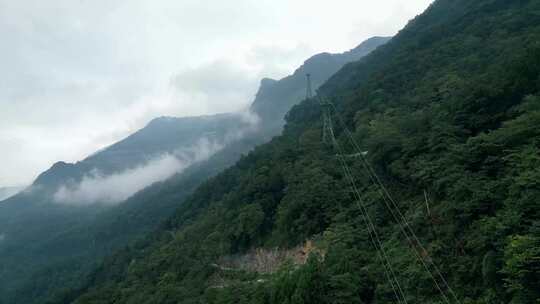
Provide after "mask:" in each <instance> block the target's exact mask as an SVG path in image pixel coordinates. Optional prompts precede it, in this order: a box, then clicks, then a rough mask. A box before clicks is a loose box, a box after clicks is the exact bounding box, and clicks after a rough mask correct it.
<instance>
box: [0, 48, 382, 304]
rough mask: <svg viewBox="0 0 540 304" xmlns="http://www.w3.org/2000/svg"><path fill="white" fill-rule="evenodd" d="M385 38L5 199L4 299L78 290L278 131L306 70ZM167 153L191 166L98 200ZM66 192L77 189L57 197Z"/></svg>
mask: <svg viewBox="0 0 540 304" xmlns="http://www.w3.org/2000/svg"><path fill="white" fill-rule="evenodd" d="M386 41H388V38H374V39H370V40H368V41H367V42H365V43H362V44H361V45H360V46H359V47H357V48H355V49H353V50H351V51H349V52H346V53H344V54H327V53H324V54H319V55H316V56H314V57H312V58H310V59H308V60H307V61H306V62H305V63H304V65H303V66H302V67H300V68H299V69H297V70H296V71H295V73H294V74H293V75H291V76H288V77H286V78H284V79H281V80H278V81H274V80H267V79H265V80H263V81H261V87H260V89H259V92H258V94H257V96H256V98H255V101H254V102H253V106H252V107H251V109H250V112H251V113H243V114H242V113H238V114H237V113H229V114H218V115H210V116H200V117H184V118H173V117H161V118H156V119H154V120H153V121H151V122H150V123H149V124H148V125H147V126H145V127H144V128H143V129H141V130H139V131H137V132H135V133H134V134H132V135H130V136H128V137H127V138H125V139H123V140H121V141H119V142H118V143H115V144H113V145H111V146H109V147H107V148H105V149H103V150H101V151H98V152H96V153H94V154H93V155H91V156H89V157H87V158H86V159H84V160H82V161H80V162H77V163H74V164H69V163H65V162H58V163H56V164H54V165H53V166H52V167H51V168H50V169H49V170H47V171H45V172H43V173H42V174H40V175H39V176H38V178H37V179H36V180H35V182H34V183H33V185H32V186H31V187H30V188H29V189H28V190H27V191H25V192H24V193H21V194H19V195H16V196H14V197H12V198H10V199H8V200H6V201H4V202H0V234H2V236H3V237H2V242H1V243H0V260H2V261H3V262H4V263H2V265H0V303H7V304H11V303H42V302H43V300H44V298H45V297H47V296H50V294H51V292H52V291H58V287H59V286H63V287H66V288H67V287H77V286H78V284H80V283H81V282H82V281H83V280H81V277H82V275H83V274H85V273H86V272H87V271H89V269H91V268H92V267H93V265H94V263H96V262H98V261H99V260H100V258H101V257H103V256H105V255H107V254H109V253H111V252H113V251H115V250H117V249H118V248H122V247H123V246H125V245H126V244H128V243H129V242H131V241H133V240H134V239H137V238H139V237H141V236H143V235H145V234H147V233H149V232H150V231H152V230H154V229H156V228H157V227H158V225H159V224H160V223H161V222H162V221H163V220H164V219H165V218H167V217H169V216H170V215H171V214H173V213H174V211H175V210H176V209H177V208H178V206H179V205H180V204H181V203H182V202H183V200H184V199H185V197H187V195H189V194H191V193H192V191H193V190H194V189H195V188H196V187H197V186H199V185H200V184H201V183H203V182H204V181H205V180H206V179H207V178H209V177H211V176H213V175H215V174H217V173H219V172H220V171H222V170H223V169H225V168H227V167H228V166H230V165H232V164H234V162H236V161H237V160H238V159H239V158H240V157H241V155H242V154H245V153H247V152H249V151H250V150H251V149H252V148H253V147H255V146H256V145H259V144H262V143H263V142H265V141H267V140H269V139H270V138H272V137H273V136H275V135H278V134H279V133H280V132H281V129H282V126H283V123H284V120H283V117H284V116H285V114H286V113H287V111H288V110H289V109H290V108H291V107H292V106H293V105H295V104H298V103H299V102H300V101H301V100H302V99H303V97H304V95H303V94H305V86H306V79H305V73H308V72H309V73H311V74H312V77H313V87H314V88H317V87H318V86H319V85H320V84H321V83H322V82H323V81H324V80H325V79H327V78H329V77H330V76H331V74H332V73H334V72H336V71H337V70H339V68H341V67H342V66H343V65H344V64H346V63H347V62H350V61H353V60H357V59H360V58H361V57H362V56H363V55H365V54H367V53H369V51H371V50H373V49H375V48H376V47H377V46H378V45H381V44H383V43H385V42H386ZM163 155H170V156H173V157H175V158H178V159H179V160H181V161H182V162H186V164H187V165H186V166H185V167H182V169H183V171H182V172H181V173H178V174H174V175H173V176H172V177H170V178H168V179H166V180H164V181H158V180H155V183H154V184H152V185H149V186H148V187H146V188H145V189H142V190H141V191H138V192H136V193H134V195H132V196H131V197H129V198H127V200H125V201H123V202H115V203H114V204H111V203H110V202H109V203H107V202H106V201H100V198H102V199H103V200H105V199H106V198H107V194H108V193H107V192H114V191H116V190H118V191H122V190H124V189H122V188H124V187H126V186H127V185H128V184H127V183H119V182H118V179H119V178H120V177H123V176H125V175H126V172H127V173H130V172H137V170H139V169H140V168H146V167H148V166H149V164H152V162H153V160H155V159H158V160H159V159H160V158H161V157H162V156H163ZM202 156H204V157H202ZM143 175H144V174H143ZM109 181H110V182H109ZM96 184H98V185H99V187H96ZM81 185H87V186H88V185H91V186H92V187H96V188H95V189H96V190H95V191H91V193H90V194H91V195H92V196H93V197H92V199H93V200H92V201H86V202H82V201H81V199H82V198H84V195H86V194H88V193H87V191H86V190H88V189H86V188H84V187H82V186H81ZM111 187H112V188H111ZM118 188H120V189H118ZM91 189H92V188H91ZM85 191H86V192H85ZM65 192H68V193H72V194H73V195H63V196H62V195H61V196H62V198H63V199H62V201H61V202H58V201H57V200H58V197H59V193H60V194H65ZM96 192H97V193H100V195H98V196H97V198H96V195H95V193H96ZM101 194H103V195H101Z"/></svg>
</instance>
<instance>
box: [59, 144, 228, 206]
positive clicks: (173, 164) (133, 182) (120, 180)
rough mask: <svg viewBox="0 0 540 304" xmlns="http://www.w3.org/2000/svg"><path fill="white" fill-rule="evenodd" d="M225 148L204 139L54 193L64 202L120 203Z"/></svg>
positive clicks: (94, 176) (76, 203)
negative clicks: (130, 167) (140, 163)
mask: <svg viewBox="0 0 540 304" xmlns="http://www.w3.org/2000/svg"><path fill="white" fill-rule="evenodd" d="M222 148H223V144H222V143H218V142H216V141H211V140H209V139H207V138H203V139H201V140H199V141H198V142H197V144H195V145H194V146H192V147H189V148H187V149H182V150H178V151H177V152H175V153H174V154H163V155H161V156H159V157H156V158H154V159H152V160H150V161H148V162H147V163H146V164H144V165H142V166H139V167H136V168H133V169H129V170H126V171H123V172H121V173H117V174H112V175H108V176H105V175H103V174H102V173H101V172H99V171H97V170H94V171H93V172H91V173H90V174H88V175H86V176H85V177H84V178H83V179H82V181H81V182H80V183H78V184H76V185H63V186H61V187H60V188H59V189H58V191H56V193H55V194H54V200H55V202H57V203H61V204H70V205H89V204H94V203H101V204H109V205H112V204H117V203H119V202H122V201H125V200H126V199H127V198H129V197H130V196H132V195H133V194H135V193H136V192H138V191H140V190H142V189H144V188H146V187H147V186H149V185H151V184H153V183H155V182H159V181H163V180H165V179H167V178H169V177H171V176H172V175H174V174H176V173H179V172H182V171H183V170H185V169H186V168H187V167H189V166H190V165H192V164H194V163H196V162H199V161H202V160H205V159H207V158H209V157H210V156H211V155H213V154H214V153H216V152H217V151H219V150H220V149H222Z"/></svg>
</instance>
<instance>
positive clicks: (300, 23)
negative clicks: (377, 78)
mask: <svg viewBox="0 0 540 304" xmlns="http://www.w3.org/2000/svg"><path fill="white" fill-rule="evenodd" d="M430 2H431V0H378V1H358V0H337V1H334V2H329V1H322V0H320V1H319V0H315V1H313V0H311V1H310V0H298V1H288V0H260V1H251V0H234V1H210V0H162V1H151V0H133V1H131V0H130V1H128V0H112V1H110V0H92V1H90V0H81V1H71V0H50V1H41V0H18V1H11V0H0V36H1V37H2V46H3V47H2V48H0V66H2V69H1V70H0V146H1V147H2V149H1V150H0V161H1V164H0V186H6V185H13V184H27V183H29V182H30V180H31V179H32V178H33V177H35V176H36V175H37V174H38V173H39V172H41V171H43V170H44V169H46V168H48V167H49V166H50V165H51V164H52V163H53V162H55V161H58V160H65V161H70V162H73V161H76V160H80V159H81V158H83V157H84V156H85V155H88V154H90V153H92V152H93V151H95V150H97V149H99V148H101V147H104V146H106V145H109V144H111V143H112V142H114V141H116V140H118V139H120V138H122V137H124V136H126V135H127V134H129V133H130V132H132V131H134V130H136V129H138V128H140V127H142V126H143V125H144V124H146V123H147V122H148V121H149V120H150V119H152V118H154V117H155V116H161V115H171V116H172V115H176V116H188V115H198V114H211V113H217V112H223V111H229V110H235V109H241V108H246V107H247V106H248V104H249V102H250V101H251V100H252V98H253V95H254V93H255V92H256V90H257V85H258V81H259V79H260V78H261V77H263V76H267V77H273V78H278V77H281V76H284V75H286V74H288V73H291V72H292V71H293V70H294V68H296V67H297V66H298V65H300V64H301V63H302V61H303V60H304V59H306V58H307V57H309V56H310V55H313V54H314V53H317V52H321V51H332V52H339V51H344V50H347V49H350V48H352V47H354V46H355V45H356V44H358V43H360V42H361V41H362V40H364V39H366V38H368V37H369V36H373V35H391V34H394V33H395V32H396V31H397V30H398V29H399V28H400V27H402V26H403V25H404V24H405V22H406V21H407V20H408V19H410V18H412V17H413V16H414V15H415V14H417V13H419V12H421V11H422V10H423V9H424V8H425V7H427V5H428V4H429V3H430ZM171 80H172V81H171ZM217 88H219V89H217Z"/></svg>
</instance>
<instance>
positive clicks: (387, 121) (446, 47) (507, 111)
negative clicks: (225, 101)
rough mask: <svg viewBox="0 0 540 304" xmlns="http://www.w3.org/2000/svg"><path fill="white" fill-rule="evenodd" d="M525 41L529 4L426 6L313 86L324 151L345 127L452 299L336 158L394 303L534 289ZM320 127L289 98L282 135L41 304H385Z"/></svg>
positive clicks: (531, 295)
mask: <svg viewBox="0 0 540 304" xmlns="http://www.w3.org/2000/svg"><path fill="white" fill-rule="evenodd" d="M539 39H540V2H538V1H533V0H529V1H527V0H476V1H468V0H438V1H436V2H435V3H434V4H433V5H432V6H431V7H430V8H429V9H428V10H427V11H426V12H425V13H424V14H422V15H420V16H418V17H417V18H415V19H414V20H413V21H411V22H410V23H409V24H408V25H407V26H406V28H405V29H403V30H402V31H401V32H400V33H399V34H398V35H397V36H396V37H395V38H394V39H392V40H391V41H390V42H389V43H388V44H386V45H385V46H383V47H381V48H379V49H378V50H376V51H375V52H374V53H372V54H371V55H369V56H367V57H366V58H365V59H363V60H361V61H359V62H357V63H353V64H349V65H347V66H345V67H344V68H343V69H342V70H341V71H340V72H338V73H337V74H336V75H335V76H333V77H332V78H331V79H330V80H329V81H328V82H327V83H326V84H325V85H323V87H322V88H321V90H320V94H321V95H325V96H328V97H329V99H330V100H331V101H332V102H333V103H334V104H335V105H336V108H337V110H336V111H334V112H333V115H334V117H333V118H334V122H335V132H336V136H337V139H338V142H339V144H340V146H342V147H343V149H345V152H346V153H353V152H357V149H353V145H352V143H351V141H350V140H348V138H347V136H346V132H345V129H344V127H345V126H346V127H347V128H349V129H351V130H352V135H353V138H354V140H355V141H356V142H357V143H358V145H359V146H360V147H361V148H362V150H363V151H367V156H366V157H367V160H368V161H369V163H370V164H371V165H372V166H373V168H374V170H375V172H376V173H377V176H379V177H380V179H381V181H382V183H383V184H384V185H386V187H387V188H388V191H389V192H390V193H391V196H392V197H394V198H395V200H396V204H397V207H398V209H399V211H400V212H401V213H402V214H403V215H404V217H405V218H406V220H407V224H408V225H409V226H410V227H411V229H412V230H413V231H414V233H415V234H416V235H417V236H418V238H419V240H420V242H421V244H422V245H423V247H424V248H425V251H423V252H422V255H423V256H424V257H426V258H428V259H431V260H432V261H433V262H434V264H436V265H438V267H439V269H440V271H441V273H442V275H443V276H444V278H445V279H446V281H447V282H448V285H449V286H451V287H452V289H453V291H454V292H455V295H456V298H457V299H458V301H456V300H455V299H454V298H453V297H452V296H450V290H448V289H447V288H446V287H445V286H443V287H442V293H443V294H445V295H447V296H448V301H446V300H445V298H444V297H443V296H442V295H441V292H439V290H438V289H437V288H436V285H435V284H434V282H433V280H432V279H431V278H430V274H429V272H428V271H426V270H425V269H424V268H423V267H422V265H421V263H419V262H418V260H417V258H416V256H415V255H414V254H413V252H415V251H414V249H417V248H418V247H419V244H418V243H414V242H409V241H408V240H407V239H406V238H404V236H403V234H402V233H401V231H400V226H399V225H398V222H396V221H395V220H394V218H393V216H392V212H391V210H389V209H388V208H386V206H385V204H384V203H383V198H382V197H381V195H380V193H379V190H380V189H379V188H378V187H377V186H376V185H375V184H374V183H372V182H371V181H370V179H369V176H368V175H367V173H366V170H365V169H364V167H363V166H362V162H361V161H360V160H359V159H358V158H350V159H347V163H348V165H349V166H350V167H351V168H352V173H353V177H354V179H355V180H356V184H357V185H358V187H359V190H360V193H361V199H362V201H363V202H364V205H365V206H366V209H367V213H368V214H369V215H370V216H371V217H372V218H373V219H374V224H375V228H376V231H377V233H378V235H379V236H380V239H381V242H382V247H383V248H384V249H385V251H386V253H387V255H388V258H389V260H390V261H391V265H392V268H393V269H394V270H395V275H396V277H397V280H396V281H395V282H399V284H400V287H401V289H402V291H403V294H404V295H405V298H406V301H407V302H409V303H457V302H460V303H538V301H539V300H540V288H539V286H540V205H539V202H540V201H539V199H538V198H539V197H540V153H539V152H540V129H539V128H538V126H540V92H539V90H540V44H539V42H538V41H540V40H539ZM339 117H343V120H344V124H340V123H338V121H339ZM321 128H322V125H321V108H320V106H319V104H318V102H317V101H316V100H306V101H304V102H303V103H301V104H300V105H297V106H295V107H294V108H293V109H292V110H291V111H290V112H289V113H288V114H287V124H286V126H285V130H284V132H283V135H282V136H280V137H277V138H274V139H273V140H272V141H270V142H269V143H267V144H265V145H262V146H259V147H258V148H256V149H255V150H254V151H253V152H251V153H249V154H248V155H247V156H245V157H242V159H241V160H240V161H239V162H238V163H237V164H236V165H235V166H233V167H232V168H230V169H227V170H225V171H224V172H222V173H220V174H219V175H217V176H216V177H215V178H212V179H211V180H209V181H208V182H205V183H204V184H203V185H202V186H201V187H199V188H198V189H197V190H196V191H195V192H194V194H193V195H191V196H190V198H189V199H188V200H186V202H185V203H184V204H182V205H181V206H180V208H179V209H178V210H177V212H176V213H175V215H174V216H173V217H171V218H170V219H169V220H168V221H167V222H166V223H165V224H164V225H163V226H162V228H161V229H160V230H159V231H157V232H156V233H154V234H153V235H151V236H149V237H148V238H146V239H145V240H144V241H140V242H138V243H136V244H134V245H133V246H130V247H128V248H126V249H125V250H123V251H121V252H118V253H117V254H116V255H114V256H112V257H110V258H108V259H107V260H106V261H105V262H104V263H103V264H102V265H101V266H100V268H99V269H97V270H96V271H94V272H93V274H92V275H91V276H90V277H89V278H88V281H87V283H86V284H85V286H84V287H82V288H80V289H78V290H71V291H70V292H68V293H65V294H64V295H63V296H62V297H59V298H57V299H55V300H54V301H52V302H54V303H70V302H72V301H74V303H78V304H85V303H393V302H397V301H396V299H395V295H394V293H393V288H392V284H391V283H390V282H391V281H389V280H388V279H387V277H386V276H385V271H384V267H383V266H382V264H381V263H380V261H379V259H378V258H377V257H378V252H377V251H376V250H375V248H374V247H373V246H372V244H371V242H370V239H369V233H368V229H366V226H365V224H364V221H363V220H362V216H361V210H360V209H359V204H357V203H356V202H355V198H354V196H353V193H352V192H351V189H350V187H349V183H348V181H347V179H346V176H345V175H344V173H343V171H342V168H341V166H340V164H339V162H338V159H337V157H336V154H337V153H338V152H337V151H336V150H335V149H334V148H333V147H332V146H331V145H326V144H323V143H322V142H321ZM306 240H312V241H313V243H314V244H315V245H314V246H315V247H317V248H319V250H318V251H314V252H313V253H312V254H310V257H309V258H308V259H307V261H305V263H294V262H293V261H291V262H287V261H284V262H283V263H282V265H281V267H280V268H279V270H276V271H273V272H270V273H262V272H257V271H249V270H246V269H229V268H223V267H216V264H217V263H219V261H220V260H222V259H223V258H224V257H226V256H231V255H242V254H245V253H248V252H250V251H252V250H254V249H256V248H267V249H271V248H275V247H278V248H283V249H286V248H294V247H295V246H298V245H299V244H303V243H304V242H306ZM218 266H219V264H218ZM216 282H219V284H217V283H216ZM439 282H440V281H439Z"/></svg>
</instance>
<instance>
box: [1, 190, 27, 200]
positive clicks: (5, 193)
mask: <svg viewBox="0 0 540 304" xmlns="http://www.w3.org/2000/svg"><path fill="white" fill-rule="evenodd" d="M23 189H24V187H0V201H2V200H5V199H6V198H8V197H10V196H13V195H15V194H17V193H18V192H19V191H21V190H23Z"/></svg>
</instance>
